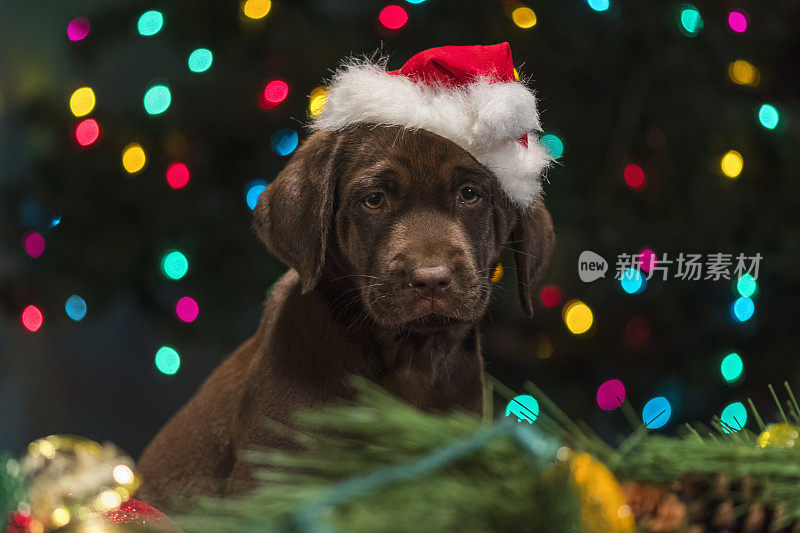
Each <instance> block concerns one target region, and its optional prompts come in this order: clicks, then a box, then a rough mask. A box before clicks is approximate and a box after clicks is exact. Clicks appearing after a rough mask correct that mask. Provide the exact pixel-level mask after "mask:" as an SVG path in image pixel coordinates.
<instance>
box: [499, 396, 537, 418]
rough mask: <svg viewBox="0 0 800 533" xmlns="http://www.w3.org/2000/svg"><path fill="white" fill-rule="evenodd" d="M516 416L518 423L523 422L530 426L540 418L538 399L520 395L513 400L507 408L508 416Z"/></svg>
mask: <svg viewBox="0 0 800 533" xmlns="http://www.w3.org/2000/svg"><path fill="white" fill-rule="evenodd" d="M511 415H514V416H515V417H517V422H522V421H523V420H524V421H525V422H527V423H529V424H533V422H534V421H535V420H536V419H537V418H539V402H537V401H536V398H534V397H533V396H529V395H527V394H520V395H519V396H515V397H514V398H512V400H511V401H510V402H508V406H507V407H506V416H511Z"/></svg>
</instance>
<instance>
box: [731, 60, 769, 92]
mask: <svg viewBox="0 0 800 533" xmlns="http://www.w3.org/2000/svg"><path fill="white" fill-rule="evenodd" d="M728 78H730V80H731V81H732V82H733V83H735V84H737V85H747V86H749V87H757V86H758V84H759V82H760V81H761V73H760V72H759V70H758V69H757V68H756V67H755V66H754V65H753V64H752V63H750V62H749V61H745V60H744V59H737V60H736V61H734V62H733V63H729V64H728Z"/></svg>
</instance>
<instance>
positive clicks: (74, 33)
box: [67, 17, 92, 41]
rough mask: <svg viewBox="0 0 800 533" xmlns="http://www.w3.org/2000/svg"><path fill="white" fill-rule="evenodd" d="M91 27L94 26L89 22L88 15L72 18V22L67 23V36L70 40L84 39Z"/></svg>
mask: <svg viewBox="0 0 800 533" xmlns="http://www.w3.org/2000/svg"><path fill="white" fill-rule="evenodd" d="M91 27H92V26H91V24H89V19H87V18H86V17H78V18H76V19H72V21H70V23H69V24H68V25H67V37H68V38H69V40H70V41H80V40H83V39H85V38H86V36H87V35H89V30H90V29H91Z"/></svg>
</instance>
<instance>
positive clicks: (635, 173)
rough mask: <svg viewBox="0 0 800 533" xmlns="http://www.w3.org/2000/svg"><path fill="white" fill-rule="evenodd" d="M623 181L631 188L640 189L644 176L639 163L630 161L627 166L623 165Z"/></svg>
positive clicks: (642, 185)
mask: <svg viewBox="0 0 800 533" xmlns="http://www.w3.org/2000/svg"><path fill="white" fill-rule="evenodd" d="M624 176H625V183H627V184H628V187H631V188H632V189H641V188H642V187H644V182H645V177H644V170H642V167H640V166H639V165H634V164H633V163H631V164H630V165H628V166H627V167H625V172H624Z"/></svg>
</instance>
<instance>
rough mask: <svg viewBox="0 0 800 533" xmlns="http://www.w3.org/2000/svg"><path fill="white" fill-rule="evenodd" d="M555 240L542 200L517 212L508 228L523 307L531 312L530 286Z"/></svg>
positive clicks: (533, 284) (540, 270)
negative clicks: (512, 224)
mask: <svg viewBox="0 0 800 533" xmlns="http://www.w3.org/2000/svg"><path fill="white" fill-rule="evenodd" d="M555 243H556V235H555V232H554V231H553V220H552V219H551V218H550V212H549V211H548V210H547V208H546V207H545V206H544V203H542V202H541V201H538V202H536V203H535V204H534V205H532V206H530V207H529V208H528V209H526V210H524V211H522V212H521V213H520V214H519V219H518V220H517V225H516V226H515V227H514V229H513V230H511V248H512V250H513V252H514V261H515V262H516V264H517V288H518V290H519V299H520V303H521V304H522V308H523V309H524V310H525V312H526V313H527V314H528V315H529V316H533V289H534V288H535V286H536V283H538V282H539V279H540V278H541V277H542V275H543V274H544V271H545V270H546V269H547V264H548V263H549V262H550V255H551V254H552V252H553V246H554V245H555Z"/></svg>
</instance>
